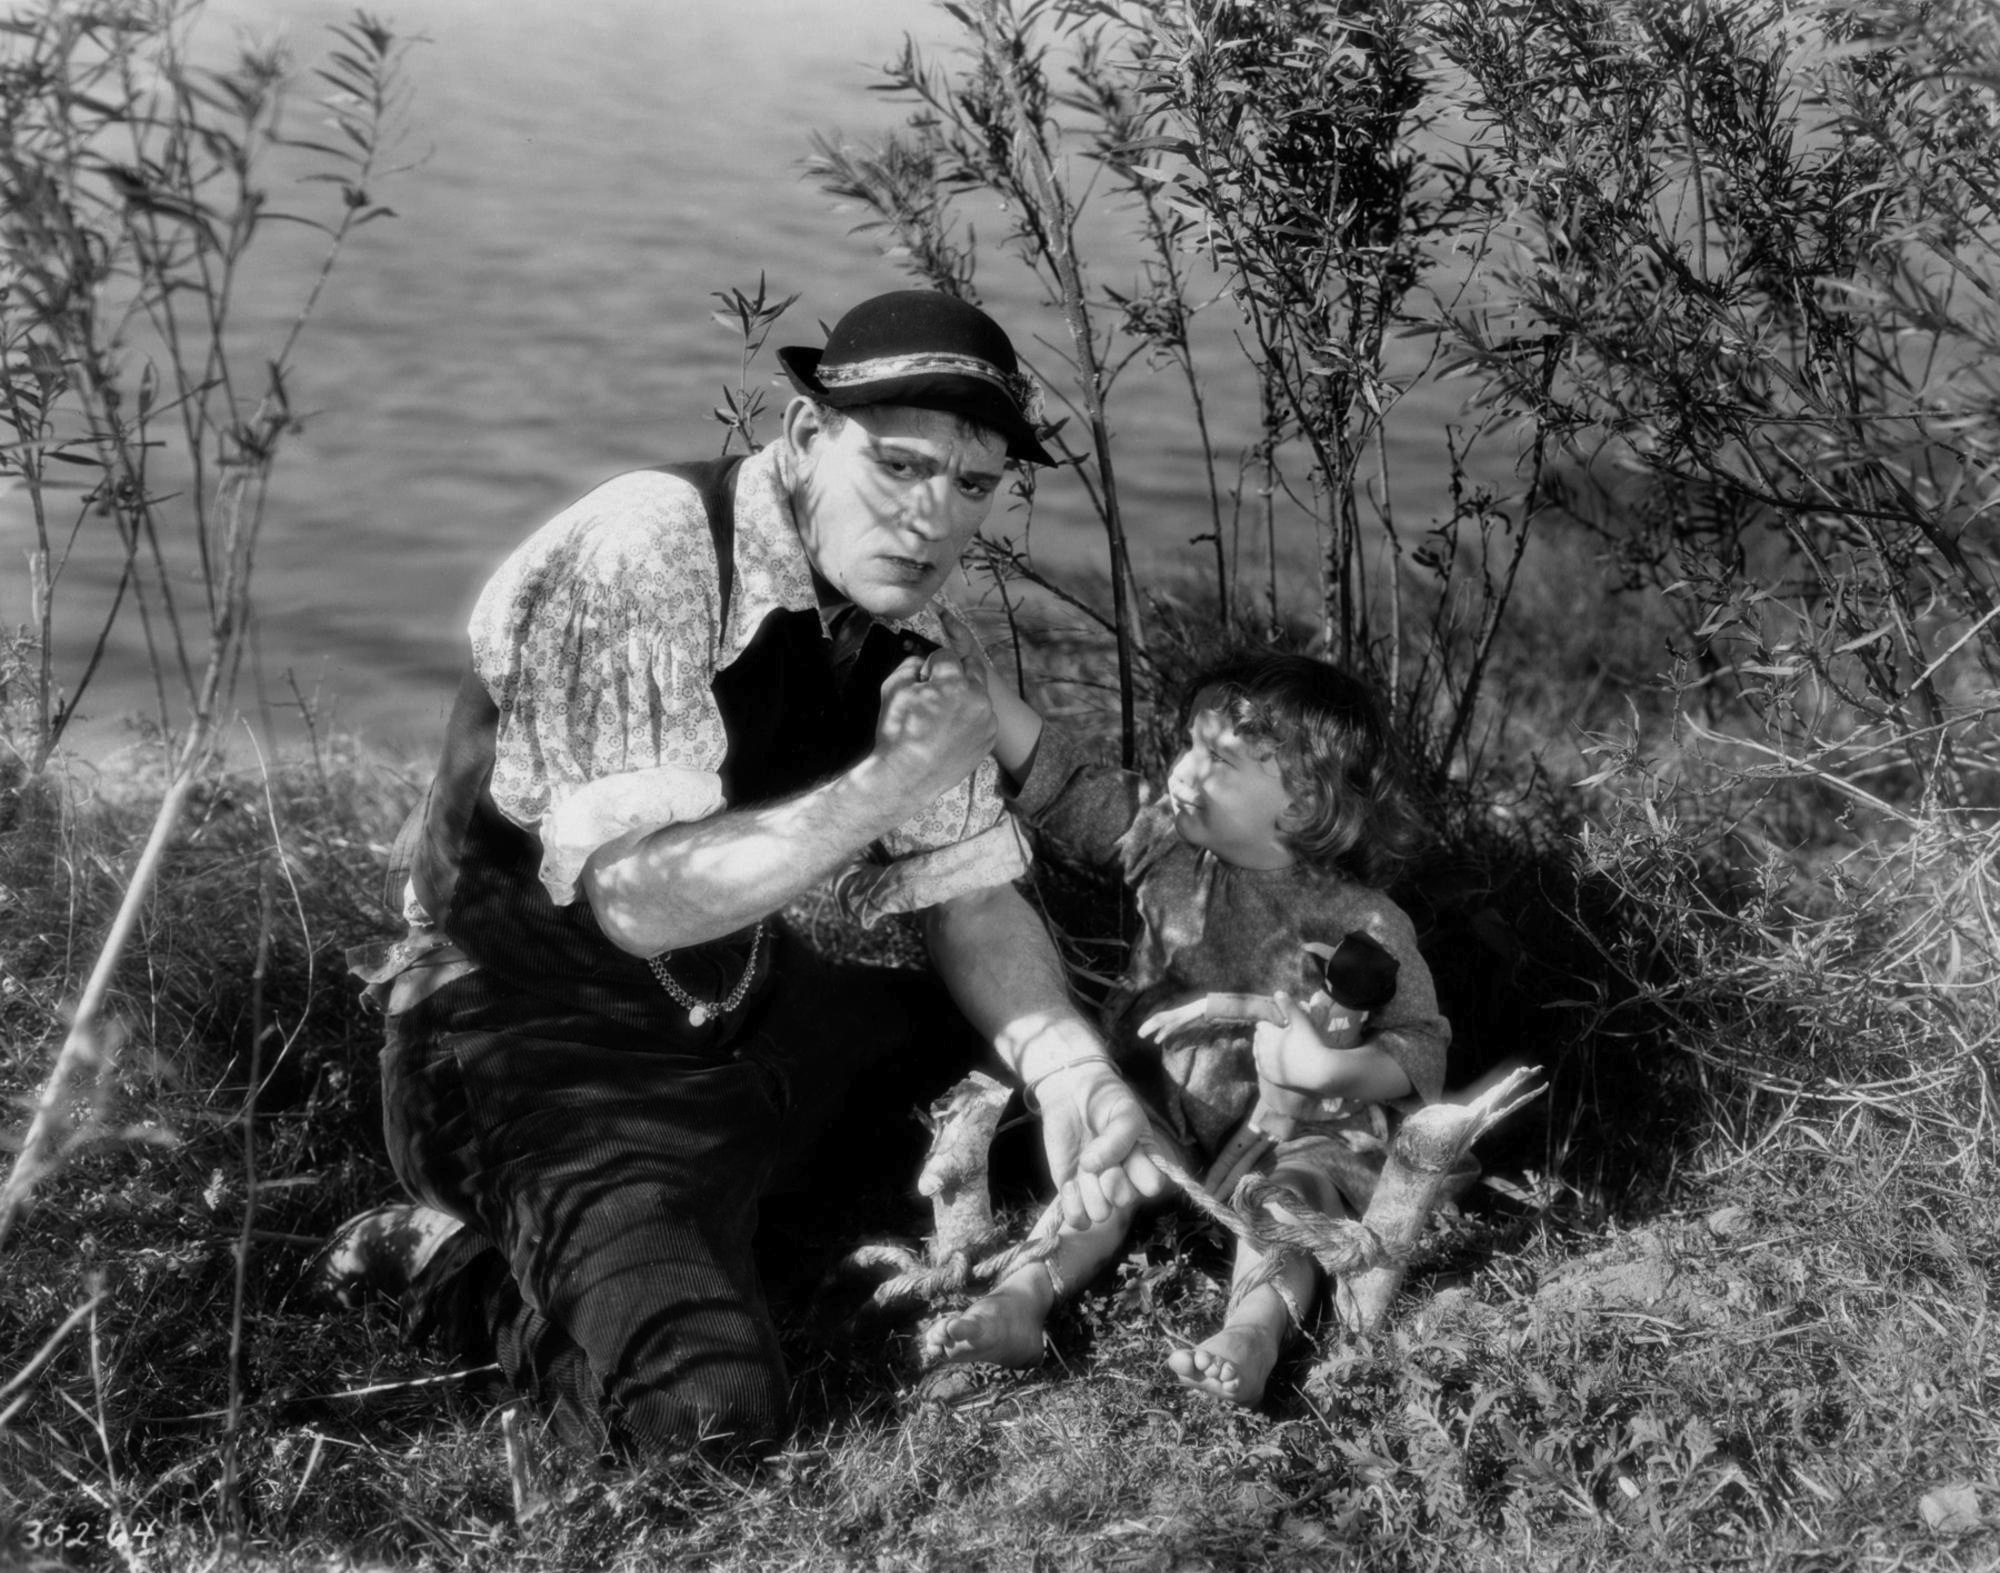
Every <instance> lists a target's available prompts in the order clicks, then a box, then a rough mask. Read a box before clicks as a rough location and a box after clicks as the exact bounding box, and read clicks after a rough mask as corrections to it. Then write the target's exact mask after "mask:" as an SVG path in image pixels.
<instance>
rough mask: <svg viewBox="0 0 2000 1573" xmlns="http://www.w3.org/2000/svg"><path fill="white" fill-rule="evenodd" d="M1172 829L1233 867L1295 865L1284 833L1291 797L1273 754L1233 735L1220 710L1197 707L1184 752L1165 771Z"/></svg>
mask: <svg viewBox="0 0 2000 1573" xmlns="http://www.w3.org/2000/svg"><path fill="white" fill-rule="evenodd" d="M1167 796H1168V798H1169V799H1170V800H1171V801H1172V803H1173V806H1174V830H1175V831H1176V832H1177V833H1178V834H1179V836H1180V838H1181V840H1183V841H1185V842H1186V843H1187V844H1188V845H1189V846H1191V847H1200V848H1201V849H1202V850H1203V851H1206V852H1213V853H1214V854H1215V855H1216V856H1217V857H1218V858H1220V859H1221V860H1222V861H1223V862H1225V863H1232V864H1234V865H1235V866H1236V867H1238V868H1286V867H1289V866H1290V864H1291V863H1292V862H1293V857H1292V853H1291V849H1290V848H1289V847H1287V846H1286V845H1285V842H1284V832H1285V831H1286V830H1288V829H1289V828H1290V827H1291V815H1292V808H1293V804H1292V798H1291V794H1290V793H1289V792H1287V791H1286V790H1285V781H1284V777H1283V775H1282V774H1281V773H1280V772H1279V769H1278V760H1277V755H1276V754H1275V753H1274V752H1273V751H1272V750H1271V748H1270V747H1269V746H1268V745H1266V744H1263V743H1257V742H1252V741H1250V740H1249V739H1247V738H1242V737H1239V736H1237V734H1236V729H1235V727H1234V726H1233V725H1232V724H1231V723H1230V720H1229V717H1228V716H1226V715H1224V714H1223V713H1222V712H1221V711H1219V710H1198V711H1196V712H1195V715H1194V718H1193V719H1192V720H1191V721H1190V722H1189V723H1188V748H1187V752H1186V753H1184V754H1182V755H1181V757H1180V758H1179V759H1178V760H1176V761H1175V762H1174V768H1173V770H1172V771H1171V772H1169V773H1168V776H1167Z"/></svg>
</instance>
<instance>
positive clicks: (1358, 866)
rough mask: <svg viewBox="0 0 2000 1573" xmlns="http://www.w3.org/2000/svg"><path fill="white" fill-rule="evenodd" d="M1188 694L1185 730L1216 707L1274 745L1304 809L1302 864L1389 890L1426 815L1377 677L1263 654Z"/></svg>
mask: <svg viewBox="0 0 2000 1573" xmlns="http://www.w3.org/2000/svg"><path fill="white" fill-rule="evenodd" d="M1186 694H1187V697H1186V699H1185V701H1184V702H1183V704H1182V706H1181V724H1182V726H1183V727H1186V726H1187V724H1188V723H1189V722H1190V721H1192V720H1193V718H1194V717H1195V716H1196V715H1197V714H1199V713H1200V712H1202V711H1205V710H1213V711H1216V712H1218V713H1219V714H1221V715H1223V716H1225V717H1226V718H1227V719H1228V721H1229V724H1230V726H1231V727H1232V728H1233V729H1234V730H1235V732H1236V734H1237V735H1238V736H1239V737H1242V738H1244V739H1246V740H1249V741H1252V742H1256V743H1260V744H1264V745H1266V746H1268V747H1269V748H1270V749H1271V750H1272V753H1273V756H1274V757H1275V758H1276V760H1277V764H1278V771H1279V774H1280V776H1281V777H1282V779H1283V781H1284V783H1285V790H1286V791H1287V792H1289V793H1290V794H1291V797H1292V802H1293V803H1294V805H1295V806H1296V808H1297V811H1298V823H1297V824H1296V825H1294V826H1293V827H1291V828H1290V829H1288V830H1287V831H1286V832H1285V833H1284V840H1285V844H1286V846H1287V847H1288V848H1289V849H1290V850H1291V852H1292V853H1293V855H1294V856H1296V857H1298V858H1299V859H1300V860H1301V861H1303V862H1306V863H1311V864H1314V865H1316V866H1318V867H1321V868H1335V869H1339V870H1340V871H1341V872H1342V873H1345V874H1347V875H1349V876H1350V877H1352V878H1354V879H1358V880H1360V881H1361V882H1362V883H1363V884H1366V885H1371V886H1376V887H1378V888H1379V887H1380V886H1383V885H1386V884H1388V883H1389V882H1390V880H1391V879H1393V878H1394V876H1395V873H1396V871H1397V869H1398V868H1400V867H1401V865H1402V864H1403V862H1404V860H1405V859H1406V858H1408V857H1409V856H1410V855H1411V853H1412V852H1414V851H1415V850H1416V846H1417V843H1418V841H1419V840H1420V839H1421V833H1420V827H1419V825H1418V821H1417V816H1416V814H1415V812H1414V811H1413V810H1412V809H1411V807H1410V804H1409V800H1408V798H1407V797H1406V796H1405V794H1404V790H1403V785H1402V780H1401V776H1400V772H1399V770H1398V768H1397V764H1396V758H1395V747H1394V740H1393V738H1392V737H1391V735H1390V732H1389V726H1388V722H1387V720H1386V719H1385V717H1384V716H1383V713H1382V706H1381V702H1380V701H1379V700H1378V699H1377V698H1376V695H1375V691H1374V690H1373V689H1372V688H1370V687H1369V686H1368V684H1366V683H1364V682H1362V681H1361V680H1360V679H1359V678H1357V677H1354V676H1351V675H1350V674H1348V673H1346V672H1343V671H1342V670H1341V669H1340V668H1339V667H1336V666H1330V665H1328V664H1327V663H1326V662H1324V661H1316V660H1314V659H1313V658H1312V657H1310V656H1304V655H1289V654H1284V653H1282V652H1278V651H1259V652H1255V653H1252V654H1247V655H1239V656H1233V657H1230V658H1228V659H1226V660H1223V661H1221V662H1219V663H1217V664H1216V665H1214V666H1212V667H1209V668H1208V669H1207V670H1206V671H1203V672H1201V673H1200V674H1198V675H1197V676H1196V677H1195V678H1194V680H1193V681H1192V682H1191V683H1190V684H1189V685H1188V687H1187V690H1186Z"/></svg>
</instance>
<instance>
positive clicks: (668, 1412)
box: [383, 931, 975, 1453]
mask: <svg viewBox="0 0 2000 1573" xmlns="http://www.w3.org/2000/svg"><path fill="white" fill-rule="evenodd" d="M774 943H775V945H776V950H775V952H774V957H773V966H772V982H771V984H770V986H769V987H768V988H767V990H766V991H765V992H764V993H763V996H762V997H761V998H760V999H758V1000H756V1001H754V1002H753V1003H752V1004H751V1006H749V1007H748V1008H747V1009H746V1013H745V1019H744V1021H743V1023H742V1024H741V1026H740V1028H739V1029H738V1030H737V1031H736V1032H734V1033H733V1034H732V1035H731V1038H730V1041H729V1043H728V1045H727V1046H726V1047H724V1048H721V1049H718V1050H715V1051H713V1052H709V1053H703V1054H696V1053H693V1052H691V1051H689V1050H686V1049H684V1048H680V1047H676V1046H664V1045H661V1044H658V1043H657V1042H654V1041H650V1040H647V1039H645V1038H643V1037H641V1036H640V1035H638V1034H635V1033H633V1032H631V1031H629V1030H628V1029H624V1028H617V1027H614V1026H612V1025H611V1024H609V1023H606V1022H605V1021H603V1020H602V1019H601V1018H596V1017H592V1016H590V1015H588V1014H586V1013H581V1012H569V1013H564V1012H561V1011H554V1010H551V1009H550V1008H549V1007H548V1006H546V1005H541V1004H538V1003H537V1002H536V1001H535V1000H534V999H533V998H532V997H530V996H526V995H523V994H521V993H518V992H512V991H509V990H508V989H506V988H505V987H504V986H503V985H501V984H499V983H497V982H496V981H494V980H492V979H489V978H487V977H486V976H484V975H483V974H479V973H475V974H473V975H472V976H470V977H467V978H464V979H461V980H459V981H458V982H454V983H450V984H447V985H446V986H445V987H443V988H442V989H440V990H438V991H437V993H435V994H433V995H432V996H431V997H430V998H429V999H426V1000H424V1001H422V1002H420V1003H419V1004H417V1005H416V1006H414V1007H413V1008H411V1009H410V1010H408V1011H405V1012H403V1013H401V1014H399V1015H394V1016H391V1017H390V1018H389V1024H388V1028H389V1030H388V1043H387V1046H386V1047H385V1049H384V1051H383V1106H384V1125H385V1130H386V1134H387V1138H388V1146H389V1155H390V1161H391V1163H392V1164H393V1165H394V1167H395V1170H396V1173H397V1176H398V1177H399V1178H400V1179H401V1180H402V1182H403V1184H404V1185H405V1186H406V1187H407V1188H408V1189H409V1191H410V1193H411V1194H412V1195H413V1196H415V1197H417V1198H419V1199H420V1200H423V1201H425V1202H428V1203H430V1204H431V1205H433V1206H435V1207H438V1208H441V1209H442V1210H444V1211H445V1212H448V1213H451V1214H452V1215H454V1216H455V1217H457V1218H459V1219H461V1220H462V1221H463V1222H464V1223H465V1224H467V1225H468V1229H467V1231H466V1232H465V1233H463V1234H461V1235H460V1236H458V1237H457V1238H456V1239H455V1240H453V1241H452V1242H451V1244H450V1245H448V1246H447V1247H446V1248H445V1249H444V1250H443V1251H441V1252H440V1253H439V1255H438V1256H437V1257H436V1258H435V1259H434V1260H433V1261H432V1262H431V1264H430V1265H429V1266H428V1267H427V1268H426V1269H425V1271H424V1272H423V1273H422V1274H421V1275H420V1277H419V1279H418V1282H417V1283H416V1284H415V1285H413V1286H412V1293H411V1296H410V1298H409V1304H408V1309H409V1311H410V1313H411V1315H412V1318H413V1320H414V1322H415V1323H416V1324H417V1325H418V1326H420V1327H427V1328H429V1329H430V1330H432V1331H434V1332H435V1333H436V1334H437V1336H439V1337H440V1338H441V1340H442V1341H443V1342H444V1343H445V1344H446V1346H447V1347H448V1348H451V1349H452V1350H453V1351H454V1352H455V1353H457V1354H458V1355H459V1356H460V1357H461V1358H464V1359H466V1360H468V1361H470V1362H474V1363H484V1362H487V1361H497V1362H498V1363H499V1365H500V1368H501V1370H502V1372H503V1373H504V1375H505V1376H506V1378H507V1380H508V1381H509V1383H510V1384H511V1385H512V1386H513V1388H514V1389H515V1391H516V1392H518V1393H520V1394H521V1395H522V1396H523V1397H525V1398H527V1399H528V1400H529V1401H530V1402H531V1403H532V1404H533V1405H534V1406H535V1407H536V1408H537V1410H538V1411H539V1412H541V1413H542V1414H543V1415H545V1416H546V1417H547V1418H548V1419H549V1421H550V1422H551V1423H552V1425H553V1427H554V1429H555V1430H556V1431H557V1433H558V1434H559V1435H560V1436H562V1437H563V1438H564V1440H565V1441H567V1442H569V1443H570V1444H572V1445H574V1446H580V1447H584V1448H589V1449H594V1450H601V1449H604V1448H612V1449H615V1450H618V1451H621V1452H637V1453H647V1452H658V1451H662V1450H669V1449H676V1448H682V1447H686V1446H689V1445H692V1444H696V1443H703V1442H706V1443H716V1444H720V1445H723V1446H727V1447H755V1446H758V1445H760V1444H766V1443H769V1442H771V1441H773V1440H775V1439H777V1438H779V1437H781V1436H782V1435H783V1434H784V1431H785V1428H786V1420H787V1401H786V1399H787V1392H786V1381H785V1374H784V1368H783V1364H782V1361H781V1360H780V1358H779V1352H778V1342H777V1336H776V1332H775V1329H774V1327H773V1325H772V1320H771V1315H770V1312H769V1309H768V1308H767V1306H766V1303H765V1298H764V1292H763V1289H762V1286H761V1285H760V1283H759V1281H758V1276H757V1270H756V1266H755V1262H754V1259H753V1252H752V1242H753V1238H754V1236H755V1233H756V1228H757V1218H758V1204H759V1201H760V1199H761V1198H762V1197H763V1196H764V1195H766V1194H767V1193H768V1191H769V1190H770V1189H771V1188H772V1186H773V1183H774V1182H775V1181H778V1180H782V1179H785V1178H788V1177H789V1178H793V1179H795V1178H796V1176H797V1171H798V1169H799V1168H800V1166H801V1165H802V1164H803V1163H804V1161H805V1159H806V1157H807V1155H808V1154H810V1153H811V1152H812V1150H813V1148H814V1146H815V1145H816V1143H817V1141H818V1139H819V1138H820V1137H821V1135H822V1134H823V1133H824V1131H825V1129H826V1127H827V1126H828V1125H829V1124H830V1123H831V1121H832V1118H833V1115H834V1113H835V1111H836V1110H837V1109H838V1108H839V1107H840V1105H841V1102H842V1100H843V1098H844V1096H845V1094H846V1093H847V1091H848V1089H849V1087H850V1084H851V1083H852V1082H853V1080H854V1078H855V1077H856V1076H857V1075H859V1074H860V1073H862V1072H863V1071H864V1070H866V1069H868V1068H869V1067H870V1066H871V1065H876V1064H880V1063H881V1062H884V1061H887V1060H894V1059H920V1060H921V1061H922V1063H923V1065H924V1070H925V1072H926V1074H923V1075H922V1076H921V1078H920V1082H921V1084H922V1085H923V1086H924V1087H926V1088H927V1089H928V1088H934V1087H936V1086H938V1085H941V1084H942V1083H943V1082H945V1081H948V1080H949V1079H950V1077H951V1076H952V1075H955V1074H958V1073H960V1072H962V1071H963V1070H964V1069H966V1068H969V1065H970V1062H971V1059H972V1056H973V1052H974V1048H975V1045H974V1044H973V1043H972V1040H971V1037H970V1032H969V1029H967V1028H965V1027H964V1024H963V1023H962V1022H959V1023H958V1024H957V1029H958V1030H957V1032H956V1033H955V1034H953V1033H949V1032H947V1033H946V1034H944V1036H945V1037H946V1038H947V1039H949V1040H951V1041H948V1042H926V1043H922V1044H919V1043H915V1042H913V1041H912V1040H913V1039H914V1038H916V1037H918V1036H926V1037H929V1036H933V1035H935V1023H936V1019H937V1018H936V1016H935V1015H934V1014H933V1013H931V1012H930V1011H928V1010H924V1011H913V1010H912V1009H911V1008H910V1006H909V1000H910V999H911V998H912V997H913V996H912V991H911V988H910V985H913V984H914V985H919V986H921V987H925V988H929V989H931V990H932V991H934V992H936V991H935V985H934V984H931V983H930V981H929V980H927V979H923V978H921V977H920V976H919V975H916V974H908V973H903V974H895V973H885V972H883V971H881V970H879V969H871V968H837V967H832V966H829V965H828V964H826V963H825V962H823V961H821V960H820V959H819V958H817V957H816V956H814V955H813V954H812V953H811V952H810V951H809V950H808V949H807V948H806V947H805V946H804V945H803V944H801V943H800V942H799V941H798V940H797V939H795V938H794V937H792V936H790V935H789V934H786V933H784V932H782V931H780V933H779V934H778V936H777V937H776V939H775V941H774ZM918 1084H919V1082H918V1081H915V1080H913V1082H912V1086H913V1087H915V1086H917V1085H918ZM913 1095H914V1094H913ZM881 1117H882V1120H883V1121H884V1122H885V1124H887V1123H889V1122H901V1121H904V1120H906V1119H907V1117H908V1109H907V1106H905V1107H904V1108H898V1109H884V1110H882V1111H881ZM788 1171H790V1173H789V1175H788Z"/></svg>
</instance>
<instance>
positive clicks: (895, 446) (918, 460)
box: [868, 433, 1007, 486]
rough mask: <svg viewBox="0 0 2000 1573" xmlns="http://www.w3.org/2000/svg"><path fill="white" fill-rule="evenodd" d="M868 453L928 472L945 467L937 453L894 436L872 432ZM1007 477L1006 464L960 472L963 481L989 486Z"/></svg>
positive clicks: (872, 456) (931, 472)
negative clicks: (913, 446)
mask: <svg viewBox="0 0 2000 1573" xmlns="http://www.w3.org/2000/svg"><path fill="white" fill-rule="evenodd" d="M868 454H869V457H871V458H876V459H888V458H894V459H897V460H900V461H901V462H902V463H904V464H909V465H914V466H916V467H917V468H919V469H921V470H923V471H924V472H925V473H926V474H935V473H936V472H937V471H938V470H939V469H941V468H942V467H943V466H942V465H941V463H940V462H939V460H938V458H937V456H936V455H935V454H933V453H930V452H928V451H927V450H925V449H923V448H909V447H905V446H903V444H902V443H901V442H900V441H898V440H897V439H896V438H894V437H877V436H875V435H874V434H872V433H871V434H870V435H869V437H868ZM1006 478H1007V472H1006V468H1005V466H1004V465H1003V466H1002V467H1001V468H1000V469H997V470H963V471H961V472H960V473H959V479H960V480H962V481H976V482H982V483H984V484H985V485H988V486H998V485H999V484H1000V483H1001V482H1002V481H1004V480H1005V479H1006Z"/></svg>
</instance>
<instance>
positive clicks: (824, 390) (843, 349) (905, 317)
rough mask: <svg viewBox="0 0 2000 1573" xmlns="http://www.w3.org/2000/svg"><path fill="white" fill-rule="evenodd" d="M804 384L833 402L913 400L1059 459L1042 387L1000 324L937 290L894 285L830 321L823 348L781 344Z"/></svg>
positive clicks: (1010, 445) (1018, 447)
mask: <svg viewBox="0 0 2000 1573" xmlns="http://www.w3.org/2000/svg"><path fill="white" fill-rule="evenodd" d="M778 359H779V360H780V361H781V362H783V363H784V367H785V375H786V376H788V377H790V378H791V379H792V386H793V387H795V388H797V389H798V390H799V392H801V393H803V394H807V395H809V396H810V397H812V398H815V399H818V400H819V401H820V402H821V403H822V404H828V405H831V406H833V407H834V408H835V409H849V408H852V407H854V406H856V405H862V404H908V405H914V406H916V407H917V408H918V409H925V410H944V411H946V412H948V413H950V414H953V415H959V416H963V417H964V418H965V419H967V420H970V421H975V422H977V423H978V424H979V425H981V426H984V427H987V428H989V429H990V430H992V431H995V432H998V433H999V434H1000V435H1001V436H1002V437H1005V438H1006V439H1007V454H1008V457H1009V458H1014V459H1027V460H1031V461H1032V462H1034V463H1036V464H1054V463H1055V462H1056V461H1055V460H1054V459H1053V458H1052V457H1050V455H1049V452H1048V450H1047V449H1045V448H1044V447H1043V446H1042V444H1041V441H1040V439H1039V438H1038V437H1037V436H1036V434H1035V428H1036V426H1037V425H1038V424H1039V423H1040V421H1041V419H1042V390H1041V388H1040V386H1039V385H1038V384H1037V383H1036V382H1035V379H1034V378H1033V377H1030V376H1028V375H1026V374H1025V373H1024V372H1022V371H1021V369H1020V363H1019V362H1018V361H1017V360H1016V359H1015V357H1014V346H1013V345H1012V344H1011V343H1009V342H1008V339H1007V335H1006V333H1005V332H1003V331H1002V329H1001V327H1000V324H999V323H997V322H995V321H994V320H993V319H992V318H991V317H989V316H987V315H986V313H985V312H983V311H981V310H980V309H979V308H978V307H977V306H974V305H971V304H969V303H967V302H966V301H962V300H958V299H956V298H954V297H953V296H950V295H942V294H939V293H937V292H936V291H935V290H927V289H904V290H893V291H891V292H890V293H889V294H887V295H877V296H875V297H874V298H873V299H872V300H864V301H863V302H862V303H861V304H860V305H858V306H856V307H854V309H853V310H851V311H849V312H848V313H847V315H845V316H844V317H842V318H841V319H840V321H838V322H836V323H835V324H834V325H833V331H832V332H831V333H830V334H828V335H827V340H826V348H825V349H823V350H813V349H804V348H801V347H799V346H797V345H793V346H791V347H788V348H786V349H781V350H779V351H778Z"/></svg>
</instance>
